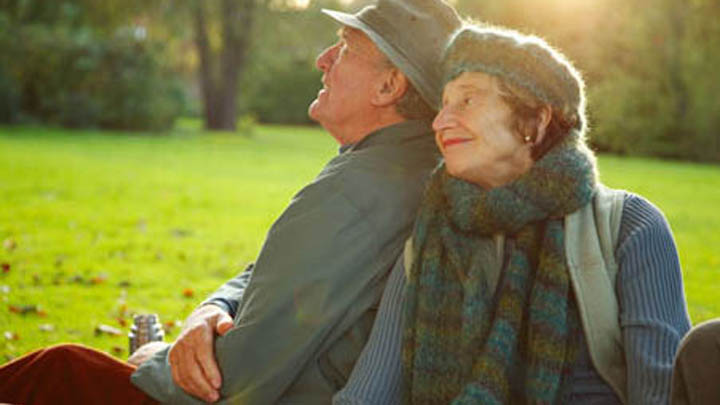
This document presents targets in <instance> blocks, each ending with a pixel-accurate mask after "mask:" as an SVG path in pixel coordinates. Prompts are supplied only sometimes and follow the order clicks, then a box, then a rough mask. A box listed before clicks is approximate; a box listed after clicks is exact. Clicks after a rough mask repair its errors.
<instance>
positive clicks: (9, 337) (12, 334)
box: [3, 330, 20, 340]
mask: <svg viewBox="0 0 720 405" xmlns="http://www.w3.org/2000/svg"><path fill="white" fill-rule="evenodd" d="M3 335H4V336H5V339H6V340H20V335H18V334H17V333H15V332H10V331H9V330H8V331H5V333H3Z"/></svg>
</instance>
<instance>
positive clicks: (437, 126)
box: [432, 106, 455, 132]
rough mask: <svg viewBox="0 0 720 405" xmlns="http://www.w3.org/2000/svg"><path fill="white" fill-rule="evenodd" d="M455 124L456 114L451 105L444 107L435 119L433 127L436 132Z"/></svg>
mask: <svg viewBox="0 0 720 405" xmlns="http://www.w3.org/2000/svg"><path fill="white" fill-rule="evenodd" d="M454 124H455V114H453V113H452V111H451V109H450V108H449V107H447V106H446V107H443V108H442V109H441V110H440V111H438V114H437V115H436V116H435V119H434V120H433V123H432V127H433V130H435V132H439V131H442V130H445V129H448V128H451V127H452V126H453V125H454Z"/></svg>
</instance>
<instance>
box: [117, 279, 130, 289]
mask: <svg viewBox="0 0 720 405" xmlns="http://www.w3.org/2000/svg"><path fill="white" fill-rule="evenodd" d="M131 285H132V284H131V283H130V281H128V280H123V281H121V282H119V283H118V287H122V288H127V287H130V286H131Z"/></svg>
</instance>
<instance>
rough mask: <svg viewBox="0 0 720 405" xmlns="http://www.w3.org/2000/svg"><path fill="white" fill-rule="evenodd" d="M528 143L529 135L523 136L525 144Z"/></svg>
mask: <svg viewBox="0 0 720 405" xmlns="http://www.w3.org/2000/svg"><path fill="white" fill-rule="evenodd" d="M528 142H530V135H525V143H528Z"/></svg>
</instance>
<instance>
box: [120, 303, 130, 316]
mask: <svg viewBox="0 0 720 405" xmlns="http://www.w3.org/2000/svg"><path fill="white" fill-rule="evenodd" d="M127 312H128V306H127V304H126V303H122V304H120V305H119V306H118V317H120V318H125V317H126V316H127Z"/></svg>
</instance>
